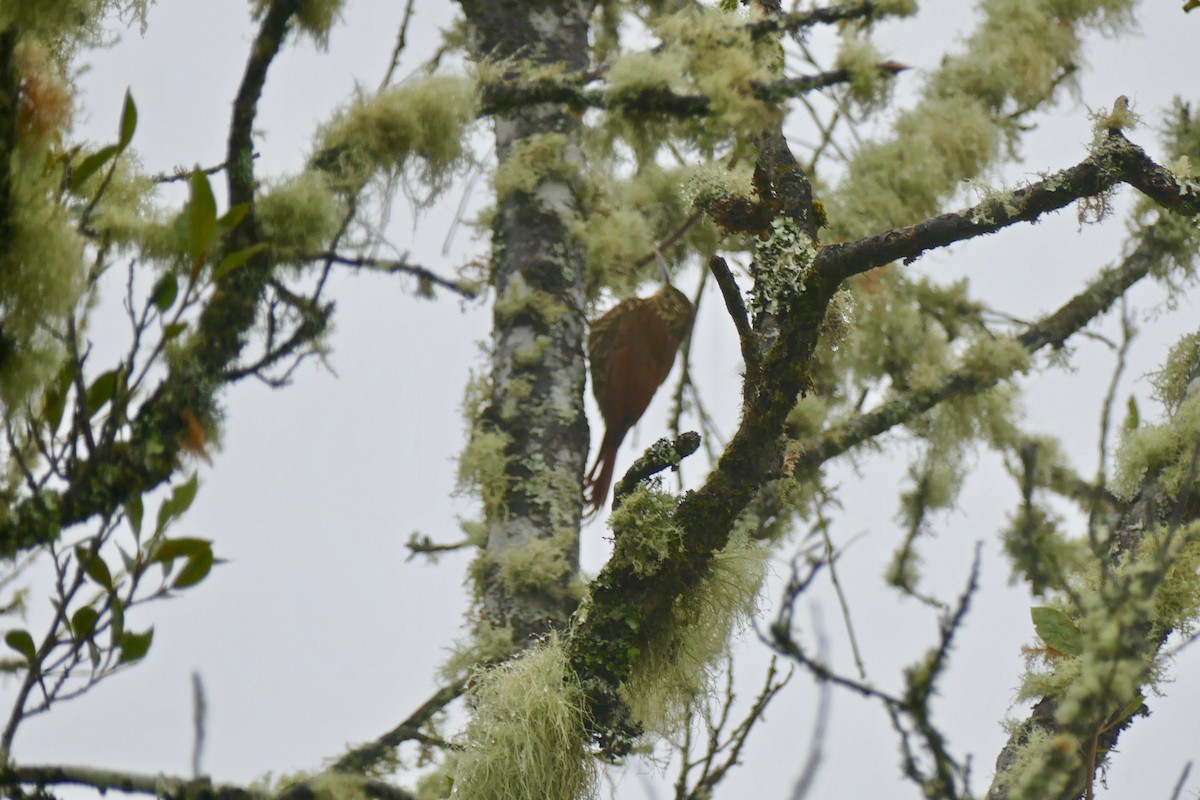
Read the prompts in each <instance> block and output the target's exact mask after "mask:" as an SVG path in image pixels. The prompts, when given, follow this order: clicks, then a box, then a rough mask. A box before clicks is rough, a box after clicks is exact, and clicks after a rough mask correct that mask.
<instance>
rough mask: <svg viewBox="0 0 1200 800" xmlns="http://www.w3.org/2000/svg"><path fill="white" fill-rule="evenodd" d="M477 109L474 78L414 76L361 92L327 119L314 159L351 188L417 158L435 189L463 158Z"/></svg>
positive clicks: (336, 184) (420, 172) (420, 173)
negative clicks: (366, 94)
mask: <svg viewBox="0 0 1200 800" xmlns="http://www.w3.org/2000/svg"><path fill="white" fill-rule="evenodd" d="M476 111H477V104H476V84H475V82H474V81H473V80H471V79H469V78H465V77H459V76H451V75H431V76H427V77H423V78H415V79H413V80H410V81H407V82H405V83H401V84H399V85H397V86H394V87H391V88H389V89H387V90H385V91H383V92H381V93H380V94H378V95H376V96H374V97H370V98H360V99H359V100H358V101H356V102H355V103H353V104H352V105H351V106H350V107H349V108H347V109H345V110H344V111H343V112H342V113H341V114H339V115H338V116H337V117H336V118H335V119H334V120H333V121H332V122H330V123H329V124H328V125H326V126H325V127H324V128H323V129H322V130H321V132H320V134H319V136H318V146H317V152H316V154H315V155H314V158H313V160H314V164H315V165H316V166H317V167H318V168H320V169H321V170H323V171H325V172H327V173H329V176H330V186H331V187H332V188H333V189H334V190H335V191H338V192H343V193H351V192H354V191H357V190H358V189H359V188H360V187H361V186H362V185H363V184H365V183H366V182H367V181H368V180H370V179H371V177H373V176H374V175H375V174H376V173H377V172H379V171H381V170H382V171H385V172H391V171H400V170H403V169H406V168H408V167H409V166H410V165H414V159H415V160H417V161H418V162H419V163H416V164H415V168H416V170H417V174H416V177H417V178H418V179H419V180H420V182H421V183H422V184H423V185H424V186H426V187H428V188H430V189H437V188H439V187H441V186H442V185H443V184H444V182H445V179H446V178H447V177H448V175H449V174H450V173H451V172H452V171H453V170H454V169H456V168H457V167H458V166H459V165H460V164H462V163H463V161H464V159H465V152H466V150H465V147H466V137H467V133H468V131H469V129H470V126H471V124H472V123H473V122H474V120H475V115H476Z"/></svg>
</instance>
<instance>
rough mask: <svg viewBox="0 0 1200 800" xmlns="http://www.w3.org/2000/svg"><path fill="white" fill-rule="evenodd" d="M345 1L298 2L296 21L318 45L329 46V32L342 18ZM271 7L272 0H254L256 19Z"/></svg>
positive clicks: (319, 0)
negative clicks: (339, 18)
mask: <svg viewBox="0 0 1200 800" xmlns="http://www.w3.org/2000/svg"><path fill="white" fill-rule="evenodd" d="M344 4H345V0H297V1H296V15H295V17H294V19H295V20H296V24H297V25H298V26H299V28H300V30H302V31H304V32H305V33H307V34H308V35H309V36H311V37H312V38H313V41H315V42H316V43H317V44H319V45H321V46H322V47H324V46H325V45H327V44H329V31H330V30H331V29H332V28H333V23H335V22H337V20H338V17H340V16H341V13H342V6H343V5H344ZM269 5H271V0H254V14H255V17H261V16H262V15H263V14H264V13H265V12H266V10H267V6H269Z"/></svg>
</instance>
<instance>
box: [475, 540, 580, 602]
mask: <svg viewBox="0 0 1200 800" xmlns="http://www.w3.org/2000/svg"><path fill="white" fill-rule="evenodd" d="M575 541H576V539H575V536H574V534H573V533H572V532H570V531H564V532H562V533H559V534H558V535H556V536H551V537H550V538H548V539H530V540H529V541H528V542H526V543H525V544H524V545H522V546H521V547H507V548H505V549H504V550H502V551H501V552H500V553H498V554H497V555H496V556H495V559H494V562H495V564H496V567H497V570H498V572H499V578H500V583H501V585H503V587H504V590H505V592H506V593H507V594H509V595H516V594H520V593H522V592H539V593H543V594H551V595H553V594H557V592H556V591H555V590H556V589H557V588H558V587H561V586H563V585H564V584H565V583H566V582H567V579H568V578H570V577H571V576H572V575H573V574H574V568H573V566H572V558H571V557H570V556H571V549H572V548H573V547H574V546H575Z"/></svg>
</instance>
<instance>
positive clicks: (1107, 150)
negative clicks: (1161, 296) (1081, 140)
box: [815, 130, 1200, 280]
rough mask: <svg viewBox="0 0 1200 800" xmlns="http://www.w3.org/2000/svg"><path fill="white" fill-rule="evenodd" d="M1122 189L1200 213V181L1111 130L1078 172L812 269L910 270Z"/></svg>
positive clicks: (839, 249)
mask: <svg viewBox="0 0 1200 800" xmlns="http://www.w3.org/2000/svg"><path fill="white" fill-rule="evenodd" d="M1122 183H1127V184H1129V185H1130V186H1132V187H1134V188H1135V189H1137V190H1138V191H1140V192H1142V193H1143V194H1144V195H1146V196H1147V197H1149V198H1150V199H1151V200H1153V201H1154V202H1155V203H1157V204H1158V205H1160V206H1161V207H1163V208H1165V209H1168V210H1171V211H1175V212H1178V213H1182V214H1186V215H1189V216H1194V215H1196V214H1198V213H1200V181H1197V180H1195V179H1188V178H1179V177H1177V176H1176V175H1174V174H1173V173H1171V171H1170V170H1168V169H1166V168H1165V167H1162V166H1159V165H1158V164H1156V163H1155V162H1154V161H1153V160H1152V159H1151V158H1150V157H1149V156H1147V155H1146V153H1145V151H1144V150H1142V148H1140V147H1138V146H1137V145H1135V144H1133V143H1132V142H1130V141H1129V140H1128V139H1126V138H1125V136H1124V134H1122V133H1121V132H1120V131H1117V130H1110V131H1109V132H1108V133H1107V135H1106V137H1105V139H1104V141H1102V142H1101V144H1100V145H1099V146H1098V147H1096V148H1095V150H1094V151H1093V153H1092V154H1091V155H1089V156H1088V157H1087V158H1086V159H1084V160H1083V161H1081V162H1080V163H1079V164H1077V165H1076V166H1074V167H1070V168H1068V169H1064V170H1061V171H1059V172H1056V173H1054V174H1053V175H1051V176H1049V177H1048V178H1045V179H1043V180H1040V181H1038V182H1037V183H1034V184H1031V185H1030V186H1027V187H1025V188H1022V189H1017V190H1016V191H1013V192H1008V193H1004V194H1001V195H998V196H997V197H993V198H988V199H987V200H984V201H983V202H982V203H979V204H977V205H975V206H972V207H971V208H967V209H963V210H961V211H955V212H952V213H949V214H942V215H940V216H938V217H934V218H933V219H927V220H924V221H923V222H918V223H917V224H915V225H909V226H906V227H903V228H894V229H892V230H890V231H884V232H883V233H880V234H877V235H874V236H868V237H866V238H864V239H859V240H858V241H855V242H847V243H845V244H832V245H829V246H827V247H824V248H822V249H821V251H820V253H819V254H818V256H817V260H816V264H815V266H816V268H817V269H818V270H819V271H820V272H821V273H822V274H823V275H825V276H827V277H828V278H830V279H834V280H844V279H845V278H848V277H850V276H852V275H858V274H861V273H863V272H867V271H868V270H871V269H874V268H876V267H881V266H883V265H884V264H889V263H891V262H893V261H897V260H903V261H904V263H906V264H910V263H912V262H913V261H915V260H916V259H918V258H920V257H921V256H922V255H923V254H924V253H926V252H928V251H930V250H934V249H936V248H939V247H946V246H948V245H951V244H954V243H955V242H961V241H966V240H968V239H974V238H976V237H978V236H982V235H985V234H989V233H995V232H996V231H999V230H1003V229H1004V228H1007V227H1010V226H1012V225H1015V224H1017V223H1019V222H1035V221H1036V220H1038V219H1039V218H1040V217H1042V216H1043V215H1045V214H1048V213H1050V212H1052V211H1057V210H1059V209H1061V208H1064V207H1066V206H1068V205H1070V204H1071V203H1074V202H1076V201H1078V200H1081V199H1084V198H1095V197H1103V196H1104V195H1105V194H1106V193H1108V192H1110V191H1112V190H1113V189H1115V188H1116V187H1117V186H1118V185H1120V184H1122Z"/></svg>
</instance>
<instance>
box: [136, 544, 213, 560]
mask: <svg viewBox="0 0 1200 800" xmlns="http://www.w3.org/2000/svg"><path fill="white" fill-rule="evenodd" d="M203 553H208V554H209V555H210V556H211V555H212V542H210V541H209V540H208V539H186V538H180V539H164V540H163V541H162V542H161V543H159V545H158V547H156V548H154V554H153V555H152V556H150V561H151V563H154V562H160V561H174V560H175V559H177V558H191V557H193V556H198V555H201V554H203Z"/></svg>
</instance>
